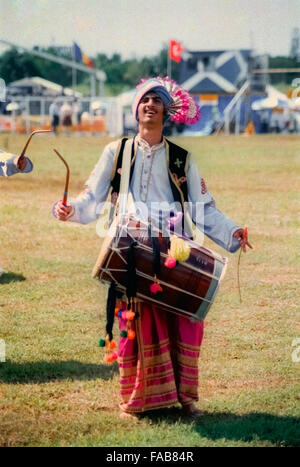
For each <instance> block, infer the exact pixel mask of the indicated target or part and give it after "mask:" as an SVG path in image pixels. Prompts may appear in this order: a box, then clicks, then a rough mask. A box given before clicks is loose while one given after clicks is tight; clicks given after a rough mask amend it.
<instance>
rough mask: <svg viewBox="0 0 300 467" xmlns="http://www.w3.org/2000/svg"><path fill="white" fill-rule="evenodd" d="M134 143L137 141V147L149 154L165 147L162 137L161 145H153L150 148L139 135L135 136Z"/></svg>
mask: <svg viewBox="0 0 300 467" xmlns="http://www.w3.org/2000/svg"><path fill="white" fill-rule="evenodd" d="M136 141H137V144H138V146H139V147H140V148H141V149H142V150H145V149H148V150H150V151H151V152H155V151H158V150H159V149H162V148H163V147H164V146H165V138H164V137H163V140H162V141H161V143H158V144H154V145H153V146H150V144H149V143H148V142H147V141H145V140H144V139H143V138H141V136H140V135H137V137H136Z"/></svg>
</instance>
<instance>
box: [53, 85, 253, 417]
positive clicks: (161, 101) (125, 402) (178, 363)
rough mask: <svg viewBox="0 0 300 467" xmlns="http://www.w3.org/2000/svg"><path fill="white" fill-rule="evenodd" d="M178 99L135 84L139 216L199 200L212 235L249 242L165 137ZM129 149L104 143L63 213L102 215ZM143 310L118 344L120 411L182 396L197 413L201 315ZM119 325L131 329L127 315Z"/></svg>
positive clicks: (134, 173) (134, 176)
mask: <svg viewBox="0 0 300 467" xmlns="http://www.w3.org/2000/svg"><path fill="white" fill-rule="evenodd" d="M173 102H174V101H173V99H172V97H171V95H170V94H169V92H168V90H167V87H166V86H164V85H163V84H162V83H161V81H159V80H157V79H149V80H147V81H145V82H143V83H142V84H141V85H140V86H138V87H137V91H136V95H135V97H134V99H133V104H132V112H133V116H134V117H135V118H136V120H137V121H138V128H139V132H138V134H137V135H136V137H135V138H134V139H133V141H132V143H131V144H132V159H131V174H130V183H129V189H130V193H131V195H132V198H133V201H134V203H135V205H137V204H138V205H139V206H140V207H141V206H142V209H140V210H139V211H140V214H141V216H143V214H142V213H145V212H146V213H147V215H146V218H144V220H146V221H150V222H156V223H157V221H158V220H160V221H164V220H165V221H167V219H164V217H166V216H170V212H172V211H176V207H175V203H177V205H176V206H178V203H179V205H181V204H182V201H183V200H184V202H187V203H190V204H192V206H193V205H195V204H196V203H201V205H202V206H203V210H204V222H202V223H201V224H200V223H198V222H197V219H194V221H195V223H196V224H197V226H198V227H199V228H201V229H202V230H204V233H205V234H206V235H207V236H208V237H209V238H211V239H212V240H213V241H215V242H216V243H217V244H219V245H221V246H222V247H223V248H225V249H226V250H227V251H230V252H234V251H236V250H238V248H240V247H242V248H243V249H244V250H245V249H246V245H248V246H249V247H251V245H250V244H249V243H248V240H247V238H245V236H243V229H242V228H240V227H238V226H237V225H236V224H235V223H234V222H233V221H231V220H230V219H228V218H227V217H225V216H224V215H223V214H222V213H221V212H220V211H219V210H218V209H217V208H216V206H215V202H214V200H213V198H212V196H211V194H210V193H209V192H208V191H207V188H206V185H205V182H204V180H203V179H202V178H201V176H200V174H199V172H198V169H197V167H196V165H195V163H194V162H193V160H192V158H191V157H190V155H189V153H188V152H187V151H185V150H184V149H183V148H181V147H179V146H177V145H176V144H174V143H172V142H171V141H168V140H166V139H165V138H164V137H163V124H164V122H165V121H166V120H167V119H168V118H170V109H171V107H172V104H173ZM123 149H124V144H123V140H122V141H116V142H113V143H110V144H109V145H108V146H106V148H105V149H104V152H103V154H102V157H101V158H100V160H99V162H98V163H97V165H96V167H95V170H94V171H93V172H92V174H91V176H90V178H89V179H88V181H87V183H86V188H85V190H84V192H82V193H81V194H80V195H79V196H78V197H77V198H76V199H73V200H70V204H69V206H63V204H62V202H59V203H57V204H56V206H55V208H54V213H55V216H56V217H57V218H58V219H60V220H62V221H66V220H69V221H74V222H80V223H83V224H86V223H88V222H91V221H94V220H96V219H97V217H98V215H99V212H100V210H101V207H102V206H103V204H104V202H105V200H106V198H107V196H108V193H109V190H110V188H111V191H112V197H114V196H117V195H118V193H119V190H120V179H121V177H120V169H118V167H121V162H122V155H123ZM154 205H155V206H157V205H159V206H160V208H159V212H157V209H153V206H154ZM162 206H163V207H162ZM165 207H167V209H165ZM144 208H145V209H144ZM168 218H169V217H168ZM149 293H150V292H149ZM139 311H140V313H139V317H138V318H137V319H136V320H135V321H134V329H135V332H136V335H137V338H136V339H134V340H130V339H128V338H127V337H120V342H119V348H118V364H119V370H120V384H121V402H120V408H121V413H122V415H123V416H133V415H134V414H138V413H141V412H145V411H147V410H153V409H161V408H163V407H170V406H173V405H176V404H177V403H178V402H179V403H180V404H181V405H182V408H183V411H184V413H186V414H188V415H199V414H200V411H199V410H198V409H197V407H196V406H195V402H196V401H198V357H199V353H200V346H201V342H202V337H203V322H202V321H201V322H191V321H190V319H189V318H187V317H185V316H181V315H176V314H173V313H169V312H166V311H164V310H162V309H160V308H159V307H158V306H152V305H148V304H146V303H144V302H141V303H140V304H139ZM119 327H120V329H121V330H122V329H124V328H125V329H126V320H125V319H123V318H122V317H120V318H119Z"/></svg>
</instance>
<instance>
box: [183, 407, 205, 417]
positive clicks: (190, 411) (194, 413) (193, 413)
mask: <svg viewBox="0 0 300 467" xmlns="http://www.w3.org/2000/svg"><path fill="white" fill-rule="evenodd" d="M182 410H183V412H184V414H185V415H188V416H190V417H202V415H204V412H203V410H199V409H197V407H195V405H194V404H189V405H183V406H182Z"/></svg>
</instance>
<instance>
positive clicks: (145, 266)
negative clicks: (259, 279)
mask: <svg viewBox="0 0 300 467" xmlns="http://www.w3.org/2000/svg"><path fill="white" fill-rule="evenodd" d="M156 238H157V240H158V242H159V248H160V257H159V261H160V273H159V277H158V280H159V284H160V285H161V287H162V289H163V290H162V292H161V293H160V294H158V295H154V294H152V293H151V292H150V286H151V284H153V282H154V279H155V274H154V267H153V248H152V242H151V237H149V224H147V223H146V222H143V221H140V220H138V219H136V218H135V217H133V216H130V217H127V218H126V219H125V220H123V222H121V223H118V222H115V223H113V224H112V226H111V229H110V232H109V235H108V236H107V237H106V238H105V239H104V242H103V244H102V247H101V250H100V254H99V257H98V260H97V262H96V264H95V267H94V270H93V277H95V278H98V279H99V280H100V281H102V282H105V283H111V282H115V284H116V288H117V290H119V291H122V292H125V293H126V289H127V286H128V280H130V277H129V274H128V258H129V252H130V249H131V248H132V245H134V250H135V271H136V290H137V293H136V296H137V298H139V299H141V300H142V301H144V302H147V303H150V304H152V305H157V306H158V307H160V308H163V309H164V310H167V311H170V312H174V313H177V314H180V315H185V316H188V317H190V318H192V319H193V320H196V321H201V320H203V319H204V318H205V316H206V315H207V313H208V311H209V309H210V307H211V305H212V303H213V301H214V299H215V296H216V293H217V291H218V288H219V284H220V282H221V280H222V278H223V277H224V274H225V271H226V267H227V258H225V257H221V256H220V255H218V254H217V253H215V252H213V251H211V250H209V249H207V248H204V247H202V246H200V245H198V244H197V243H196V242H194V241H192V240H187V239H185V238H184V240H185V241H187V243H188V245H189V247H190V255H189V258H188V259H187V260H186V261H184V262H180V263H177V265H176V266H175V267H174V268H173V269H169V268H167V267H166V266H165V265H164V263H165V260H166V258H167V256H168V237H164V236H162V235H161V233H160V232H157V237H156ZM181 238H183V237H181Z"/></svg>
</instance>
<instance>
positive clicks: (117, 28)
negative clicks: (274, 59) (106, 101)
mask: <svg viewBox="0 0 300 467" xmlns="http://www.w3.org/2000/svg"><path fill="white" fill-rule="evenodd" d="M294 27H299V28H300V0H0V39H3V40H6V41H9V42H13V43H15V44H17V45H23V46H25V47H28V48H31V47H33V46H34V45H40V46H49V45H66V46H71V45H72V43H73V41H75V42H77V43H78V44H79V46H80V47H81V49H82V50H83V51H84V52H85V54H86V55H88V56H95V55H96V54H97V53H105V54H106V55H109V56H110V55H112V54H113V53H119V54H121V56H122V58H123V59H126V58H133V57H137V58H141V57H143V56H149V57H151V56H153V55H156V54H157V53H158V52H159V51H160V50H161V49H162V48H163V47H166V46H167V44H168V42H169V40H170V39H175V40H177V41H179V42H180V43H181V44H182V45H183V47H184V48H185V49H186V50H189V51H199V50H223V49H241V48H254V50H255V51H256V52H257V53H268V54H270V55H273V56H274V55H288V54H289V51H290V41H291V32H292V29H293V28H294ZM4 50H5V48H3V46H1V44H0V53H2V52H3V51H4Z"/></svg>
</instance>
